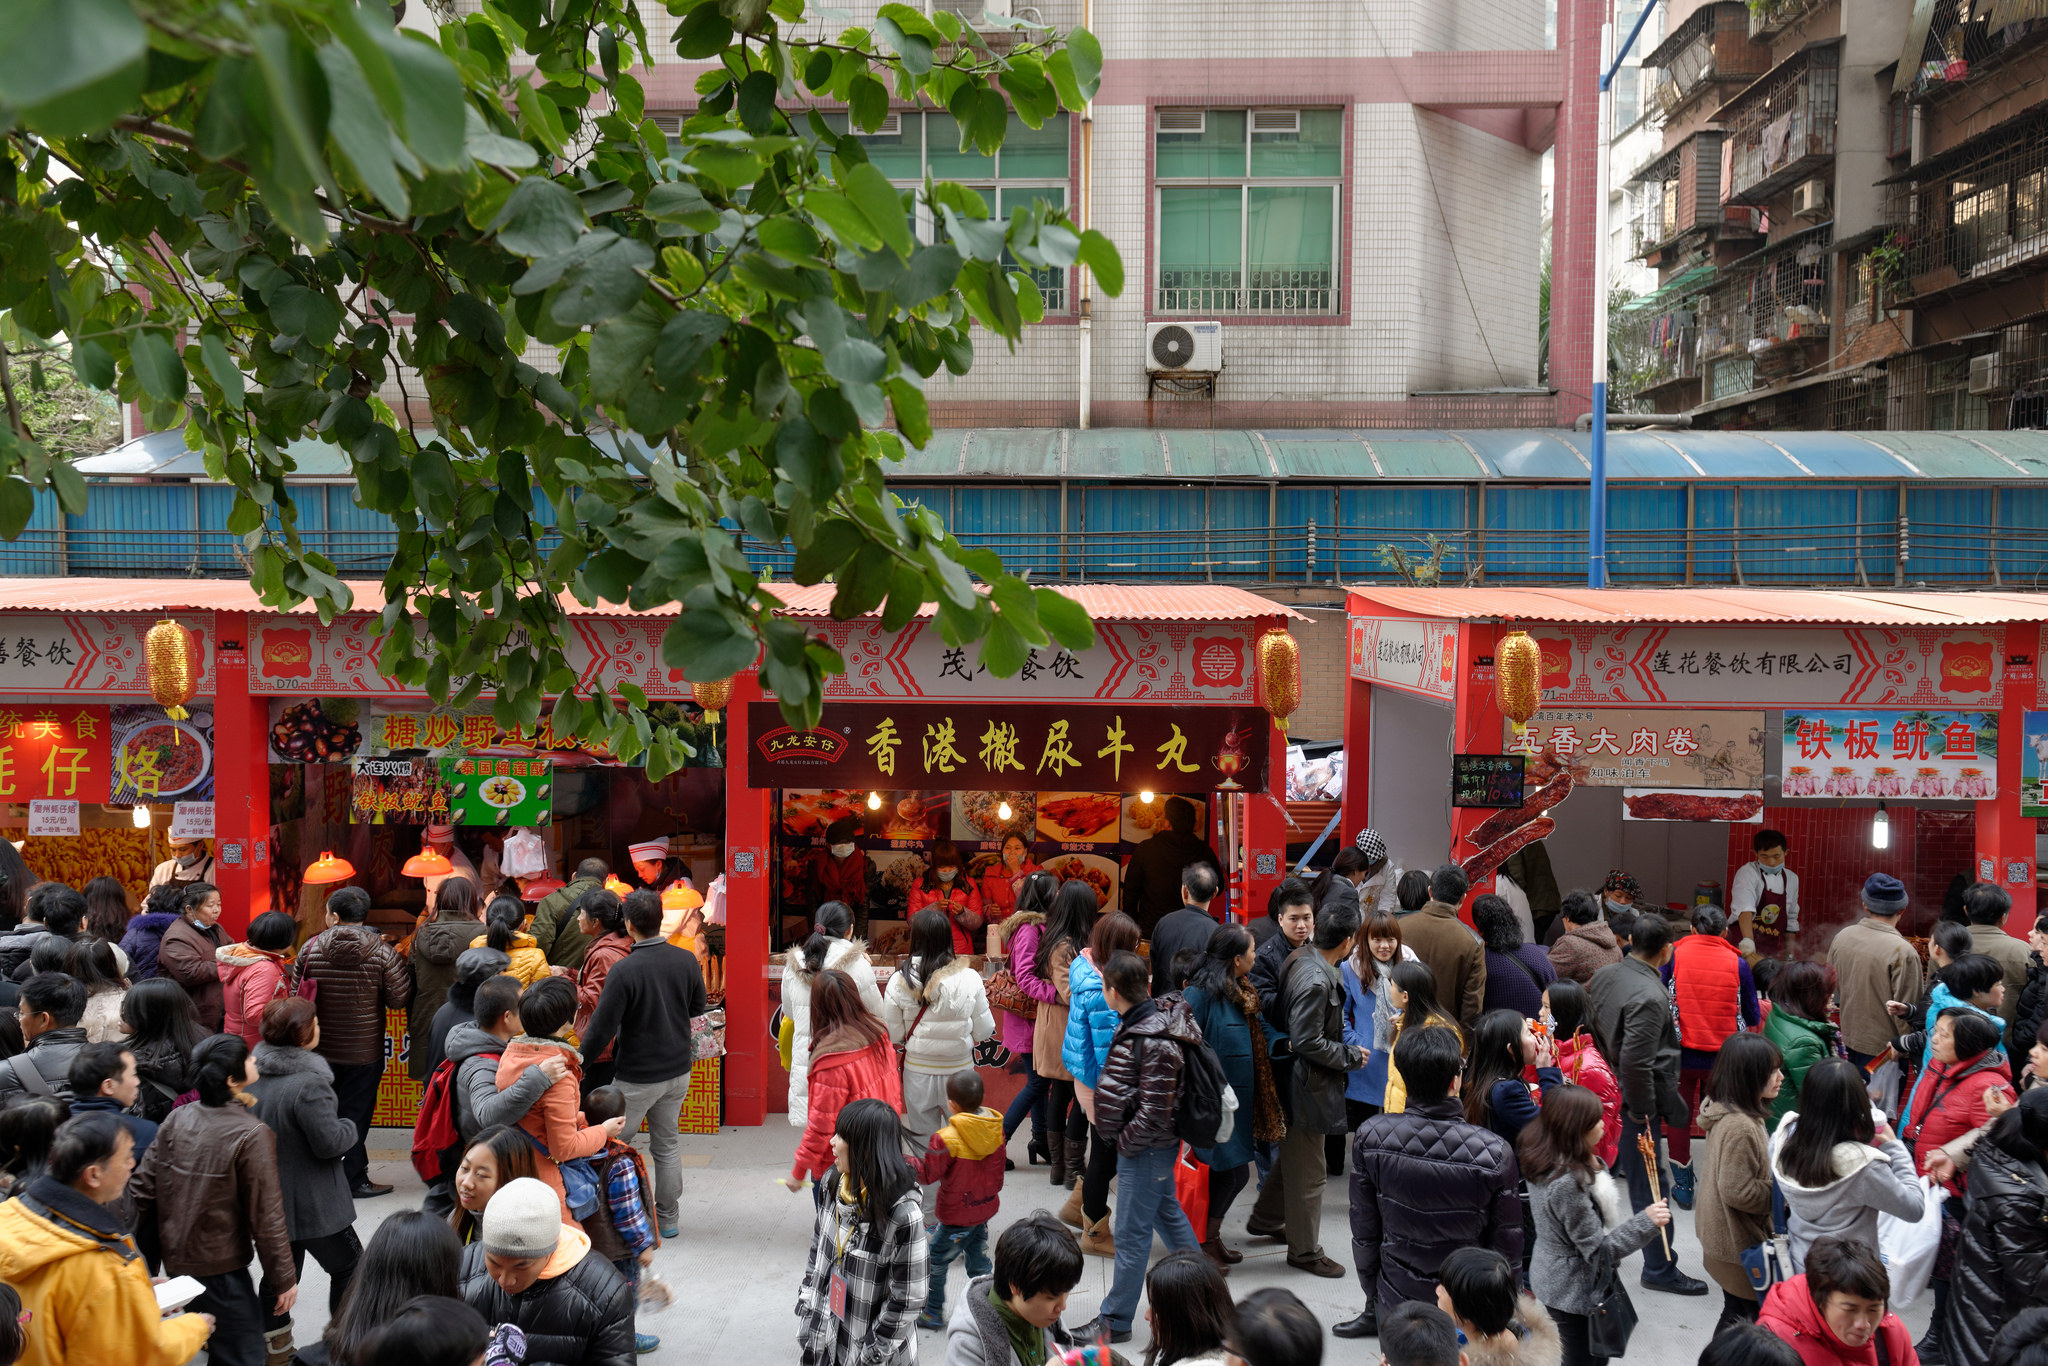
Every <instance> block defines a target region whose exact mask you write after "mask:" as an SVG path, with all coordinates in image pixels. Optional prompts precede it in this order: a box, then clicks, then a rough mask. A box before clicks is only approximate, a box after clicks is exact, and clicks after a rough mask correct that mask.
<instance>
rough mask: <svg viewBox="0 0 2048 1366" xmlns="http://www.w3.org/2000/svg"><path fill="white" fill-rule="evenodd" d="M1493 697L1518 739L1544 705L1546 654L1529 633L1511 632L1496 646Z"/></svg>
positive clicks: (1494, 650)
mask: <svg viewBox="0 0 2048 1366" xmlns="http://www.w3.org/2000/svg"><path fill="white" fill-rule="evenodd" d="M1493 696H1494V700H1495V701H1496V702H1498V703H1499V704H1500V711H1501V715H1503V716H1505V717H1507V718H1508V720H1510V721H1512V722H1514V723H1515V734H1516V736H1517V737H1519V736H1521V735H1522V734H1523V733H1524V732H1525V731H1527V730H1528V729H1529V718H1530V717H1532V716H1534V715H1535V714H1536V713H1537V711H1538V710H1539V709H1540V708H1541V707H1542V706H1543V651H1542V649H1541V647H1539V646H1538V645H1537V644H1536V642H1535V641H1534V640H1532V639H1530V637H1529V634H1528V633H1527V632H1526V631H1522V630H1520V629H1517V630H1514V631H1511V632H1509V633H1508V635H1507V637H1506V638H1505V639H1503V640H1502V641H1501V642H1500V644H1498V645H1496V646H1494V649H1493Z"/></svg>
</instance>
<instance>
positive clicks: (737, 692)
mask: <svg viewBox="0 0 2048 1366" xmlns="http://www.w3.org/2000/svg"><path fill="white" fill-rule="evenodd" d="M760 699H761V678H760V675H759V674H758V673H754V672H751V671H749V672H747V673H743V674H736V675H734V677H733V680H732V703H731V705H730V706H729V707H728V708H727V710H726V713H725V721H726V726H725V981H726V988H725V1122H726V1123H728V1124H763V1123H766V1122H767V1119H768V1068H769V1063H768V1047H769V1041H768V1015H769V1010H768V945H769V942H770V940H769V933H768V916H769V907H770V902H771V897H770V890H771V888H772V886H773V883H772V882H771V881H770V879H772V878H773V877H774V876H775V869H774V866H773V864H772V863H771V858H772V855H773V849H772V847H771V841H770V839H769V825H768V822H769V809H768V807H769V801H770V794H769V793H768V792H766V791H764V790H762V789H760V788H749V787H748V786H747V752H748V749H749V748H750V746H751V745H752V744H753V737H752V735H750V734H749V733H748V729H747V704H748V703H750V702H758V701H759V700H760Z"/></svg>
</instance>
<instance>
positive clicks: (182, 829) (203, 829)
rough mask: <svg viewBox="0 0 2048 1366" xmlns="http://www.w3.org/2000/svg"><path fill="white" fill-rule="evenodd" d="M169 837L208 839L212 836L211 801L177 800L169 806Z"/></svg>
mask: <svg viewBox="0 0 2048 1366" xmlns="http://www.w3.org/2000/svg"><path fill="white" fill-rule="evenodd" d="M171 838H172V839H174V840H210V839H212V838H213V803H212V802H178V803H176V804H175V805H173V806H172V807H171Z"/></svg>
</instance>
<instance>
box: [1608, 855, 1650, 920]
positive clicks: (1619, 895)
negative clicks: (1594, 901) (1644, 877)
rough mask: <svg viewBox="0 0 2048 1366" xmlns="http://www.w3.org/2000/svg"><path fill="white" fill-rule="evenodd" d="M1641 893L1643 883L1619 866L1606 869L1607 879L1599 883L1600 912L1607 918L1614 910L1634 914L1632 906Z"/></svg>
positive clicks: (1611, 915) (1609, 917) (1610, 916)
mask: <svg viewBox="0 0 2048 1366" xmlns="http://www.w3.org/2000/svg"><path fill="white" fill-rule="evenodd" d="M1642 894H1643V884H1642V883H1640V882H1637V881H1636V880H1635V879H1634V878H1633V877H1630V876H1629V875H1628V873H1627V872H1626V871H1625V870H1623V869H1620V868H1613V869H1610V870H1608V873H1607V881H1605V882H1603V883H1601V884H1600V899H1601V902H1602V905H1601V907H1600V910H1601V913H1602V914H1603V915H1604V916H1606V917H1607V918H1608V919H1612V918H1613V917H1614V913H1615V912H1616V911H1628V912H1629V913H1630V914H1634V911H1633V907H1634V906H1635V904H1636V901H1637V900H1638V899H1639V898H1640V897H1641V896H1642Z"/></svg>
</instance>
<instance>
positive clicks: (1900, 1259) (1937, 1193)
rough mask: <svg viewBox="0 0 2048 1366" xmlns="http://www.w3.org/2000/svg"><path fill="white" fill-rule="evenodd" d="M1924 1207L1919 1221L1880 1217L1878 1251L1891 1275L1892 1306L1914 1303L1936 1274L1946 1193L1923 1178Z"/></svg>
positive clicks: (1892, 1216)
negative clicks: (1936, 1258)
mask: <svg viewBox="0 0 2048 1366" xmlns="http://www.w3.org/2000/svg"><path fill="white" fill-rule="evenodd" d="M1920 1196H1921V1200H1922V1202H1923V1205H1924V1207H1923V1208H1922V1209H1921V1211H1920V1218H1919V1221H1918V1222H1917V1223H1908V1222H1907V1221H1906V1220H1904V1219H1901V1218H1899V1217H1898V1216H1897V1215H1894V1214H1880V1215H1878V1216H1877V1251H1878V1255H1880V1256H1881V1257H1883V1258H1884V1264H1885V1269H1886V1270H1887V1271H1889V1272H1890V1273H1891V1278H1892V1307H1893V1308H1894V1309H1896V1308H1898V1307H1900V1306H1901V1305H1908V1304H1911V1303H1912V1302H1913V1301H1914V1300H1916V1299H1918V1298H1919V1296H1920V1292H1921V1291H1923V1290H1925V1289H1926V1288H1927V1282H1928V1281H1929V1280H1930V1279H1932V1277H1933V1275H1934V1256H1935V1254H1936V1253H1937V1252H1939V1251H1940V1250H1941V1202H1942V1199H1943V1198H1944V1192H1943V1191H1942V1189H1941V1187H1940V1186H1937V1185H1935V1184H1934V1183H1933V1182H1931V1181H1929V1180H1928V1179H1927V1178H1926V1177H1924V1176H1923V1177H1921V1178H1920Z"/></svg>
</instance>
